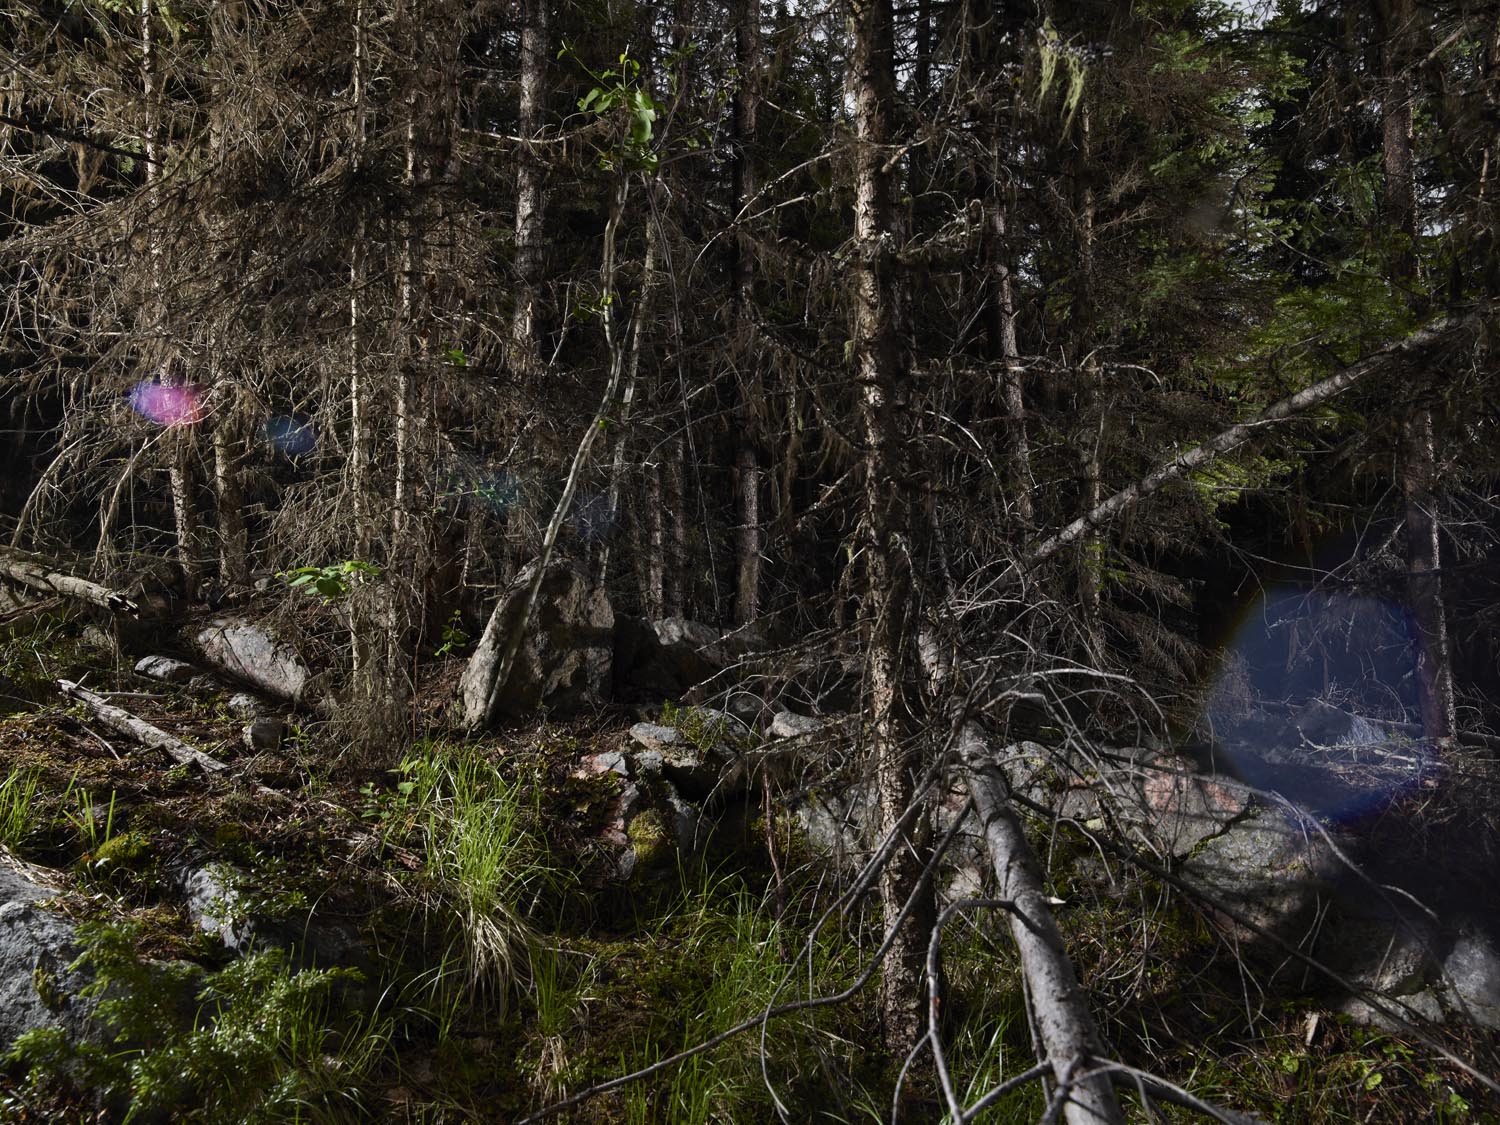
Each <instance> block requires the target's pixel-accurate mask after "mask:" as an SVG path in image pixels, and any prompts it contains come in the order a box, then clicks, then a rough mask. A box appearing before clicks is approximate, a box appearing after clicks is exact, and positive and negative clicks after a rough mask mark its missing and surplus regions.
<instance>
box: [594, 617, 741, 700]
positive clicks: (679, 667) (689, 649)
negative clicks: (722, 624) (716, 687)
mask: <svg viewBox="0 0 1500 1125" xmlns="http://www.w3.org/2000/svg"><path fill="white" fill-rule="evenodd" d="M614 655H615V688H616V691H617V694H619V695H620V697H621V698H636V699H651V700H661V699H676V698H678V697H679V696H681V695H682V694H683V693H684V692H686V691H687V690H688V689H689V688H692V687H695V686H697V685H699V684H702V683H704V682H705V681H707V680H710V679H712V678H713V677H714V676H717V675H718V674H719V673H720V672H722V671H724V669H725V668H727V667H728V666H729V664H730V663H731V662H732V660H733V659H734V655H733V647H732V646H731V645H728V644H725V643H724V642H723V639H722V637H721V635H720V634H719V632H718V631H717V630H715V629H712V628H710V627H709V626H707V625H704V624H702V623H701V622H698V621H690V620H688V619H687V618H685V617H665V618H662V619H661V620H659V621H645V620H643V619H641V618H631V617H621V618H620V620H619V622H618V624H617V627H616V629H615V647H614Z"/></svg>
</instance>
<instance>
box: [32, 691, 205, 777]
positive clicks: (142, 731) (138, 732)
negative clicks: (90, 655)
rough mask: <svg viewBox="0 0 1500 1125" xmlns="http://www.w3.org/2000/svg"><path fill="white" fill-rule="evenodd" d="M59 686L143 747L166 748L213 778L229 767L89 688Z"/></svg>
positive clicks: (181, 761)
mask: <svg viewBox="0 0 1500 1125" xmlns="http://www.w3.org/2000/svg"><path fill="white" fill-rule="evenodd" d="M57 686H58V688H59V689H60V690H61V691H62V693H63V694H64V695H65V696H67V697H68V698H69V699H76V700H77V701H78V702H79V703H82V704H83V705H84V706H85V707H87V708H88V709H89V711H90V712H92V713H93V715H94V716H95V717H96V718H98V719H99V721H100V722H102V723H104V725H105V726H107V727H109V728H110V729H112V730H116V731H119V732H120V733H121V734H123V735H126V736H128V737H130V738H133V739H135V741H137V742H139V743H140V744H141V745H142V746H148V747H150V748H151V749H153V750H164V751H166V753H167V755H168V756H169V757H170V758H171V759H172V760H173V761H174V762H177V763H179V764H180V765H187V764H189V763H191V764H193V765H195V766H197V767H198V768H199V769H201V770H202V771H203V772H204V773H206V774H208V775H209V776H210V777H212V776H214V775H216V774H220V773H223V772H224V771H225V770H227V769H228V768H229V767H228V766H226V765H225V764H224V763H223V762H221V761H219V760H218V759H217V758H211V757H209V756H208V755H207V754H205V753H204V752H203V751H202V750H195V749H194V748H193V747H191V746H189V745H188V744H187V743H186V742H183V741H182V739H180V738H175V737H173V736H172V735H170V734H168V733H167V732H166V731H164V730H162V729H161V728H160V727H155V726H152V725H151V724H150V723H148V722H146V720H145V719H138V718H136V717H135V716H134V715H132V714H131V713H130V712H129V711H126V710H124V709H123V708H120V707H116V706H115V705H114V704H113V703H110V702H109V701H108V700H107V699H105V698H104V697H103V696H102V695H96V694H95V693H94V692H91V691H89V690H88V689H87V688H82V687H79V686H78V685H77V684H75V683H74V682H73V681H72V680H58V681H57Z"/></svg>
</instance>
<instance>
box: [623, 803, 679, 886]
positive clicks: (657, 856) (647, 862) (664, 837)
mask: <svg viewBox="0 0 1500 1125" xmlns="http://www.w3.org/2000/svg"><path fill="white" fill-rule="evenodd" d="M625 834H626V836H628V837H629V838H630V847H631V850H632V851H634V852H635V869H636V870H637V871H643V870H646V869H648V868H656V867H661V866H662V865H664V864H665V863H666V862H668V861H669V860H670V859H671V858H672V855H673V852H674V845H673V841H672V830H671V828H670V826H669V825H668V824H667V822H666V818H665V817H663V816H662V814H661V813H660V812H659V811H658V810H656V809H647V810H646V811H645V812H643V813H641V815H640V816H638V817H636V818H635V819H634V820H632V821H631V822H630V824H629V825H628V826H627V827H626V829H625Z"/></svg>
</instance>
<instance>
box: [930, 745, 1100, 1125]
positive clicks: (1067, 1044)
mask: <svg viewBox="0 0 1500 1125" xmlns="http://www.w3.org/2000/svg"><path fill="white" fill-rule="evenodd" d="M959 755H960V760H961V761H962V762H963V763H964V765H965V766H966V768H967V770H968V780H969V792H970V793H971V794H972V796H973V798H974V807H975V811H976V812H977V813H978V816H979V823H980V826H981V832H982V833H983V835H984V842H985V846H986V848H987V849H988V851H989V853H990V862H991V864H992V866H993V868H994V872H995V883H996V888H995V894H996V897H998V898H1001V899H1007V900H1009V901H1010V902H1011V903H1012V904H1013V908H1012V910H1011V912H1010V913H1009V919H1010V933H1011V937H1012V939H1013V940H1014V941H1015V943H1016V949H1017V950H1018V951H1019V953H1020V955H1021V975H1022V976H1023V977H1024V978H1025V981H1026V997H1027V1001H1028V1004H1029V1005H1030V1008H1031V1012H1032V1017H1033V1025H1034V1029H1035V1030H1034V1034H1035V1035H1036V1038H1037V1039H1038V1040H1039V1041H1040V1045H1041V1047H1042V1050H1043V1051H1044V1052H1045V1056H1046V1061H1047V1062H1048V1063H1050V1064H1051V1066H1052V1072H1053V1074H1054V1076H1055V1077H1056V1079H1057V1081H1058V1082H1059V1083H1064V1082H1066V1083H1069V1084H1070V1086H1071V1089H1070V1091H1069V1093H1068V1097H1067V1100H1066V1102H1065V1103H1064V1109H1063V1119H1064V1120H1065V1121H1067V1122H1069V1125H1110V1123H1116V1122H1119V1123H1123V1122H1124V1120H1125V1115H1124V1114H1123V1113H1122V1112H1121V1110H1120V1103H1119V1100H1118V1099H1117V1098H1116V1097H1115V1090H1114V1085H1113V1084H1112V1082H1111V1081H1110V1077H1109V1075H1108V1074H1100V1075H1096V1076H1094V1077H1092V1078H1083V1079H1080V1078H1079V1077H1078V1076H1079V1075H1080V1074H1081V1073H1083V1072H1084V1071H1086V1070H1087V1069H1088V1068H1089V1066H1090V1064H1091V1063H1093V1062H1094V1061H1095V1060H1102V1059H1103V1058H1104V1045H1103V1041H1102V1040H1101V1038H1100V1035H1099V1030H1098V1027H1097V1026H1096V1025H1095V1023H1094V1017H1093V1015H1092V1013H1090V1012H1089V1008H1088V1003H1087V1001H1086V998H1085V995H1084V991H1083V988H1082V986H1081V985H1080V984H1079V982H1078V974H1077V972H1076V971H1075V970H1074V968H1073V962H1072V959H1071V958H1070V957H1069V956H1068V950H1067V947H1066V946H1065V945H1064V944H1063V939H1062V934H1061V933H1059V932H1058V929H1057V922H1056V921H1055V920H1054V918H1053V916H1052V903H1053V901H1054V900H1053V899H1052V896H1050V895H1049V894H1048V893H1047V892H1046V889H1045V887H1046V885H1045V883H1044V882H1043V881H1042V873H1041V865H1040V864H1039V863H1038V862H1037V858H1036V853H1035V852H1033V851H1032V849H1031V845H1030V844H1029V843H1028V842H1027V840H1026V833H1025V832H1024V831H1023V830H1022V828H1021V821H1020V818H1019V817H1017V816H1016V812H1015V809H1013V808H1012V807H1011V804H1010V796H1009V791H1008V789H1007V788H1006V784H1005V779H1004V777H1003V776H1002V775H1001V773H1000V771H999V769H998V768H997V767H996V766H995V765H994V761H995V754H994V753H993V751H992V750H991V748H990V747H989V746H988V745H987V744H986V742H985V739H984V737H983V735H982V733H981V732H980V730H979V728H978V726H977V725H976V724H974V723H968V724H965V726H964V727H963V729H962V732H961V734H960V736H959Z"/></svg>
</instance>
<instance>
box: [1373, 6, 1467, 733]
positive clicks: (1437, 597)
mask: <svg viewBox="0 0 1500 1125" xmlns="http://www.w3.org/2000/svg"><path fill="white" fill-rule="evenodd" d="M1384 12H1385V28H1384V31H1385V37H1384V41H1383V42H1382V44H1381V48H1380V64H1381V71H1382V74H1381V78H1382V84H1383V86H1384V91H1383V94H1384V96H1383V97H1382V98H1381V133H1382V144H1381V149H1382V152H1381V163H1382V166H1383V171H1384V178H1385V193H1384V194H1385V199H1384V203H1385V212H1386V220H1387V222H1388V223H1389V224H1390V225H1391V227H1392V228H1394V230H1395V232H1396V236H1395V237H1396V242H1395V245H1394V246H1392V248H1391V253H1390V266H1389V270H1390V280H1391V285H1392V286H1393V287H1394V288H1395V289H1396V290H1397V292H1398V293H1399V294H1402V295H1404V297H1405V299H1406V301H1407V303H1408V305H1409V306H1410V307H1411V309H1412V310H1413V312H1415V313H1417V314H1420V312H1421V309H1422V305H1423V299H1422V296H1421V294H1420V292H1419V281H1420V279H1419V278H1418V275H1417V192H1416V175H1415V170H1414V160H1413V154H1412V93H1413V90H1412V76H1411V72H1410V68H1411V65H1412V54H1413V52H1412V50H1411V36H1412V30H1413V20H1414V18H1415V11H1414V8H1413V5H1412V0H1387V3H1386V4H1385V6H1384ZM1434 431H1435V426H1434V421H1433V413H1432V408H1431V406H1429V405H1428V404H1427V403H1426V402H1425V401H1424V402H1421V403H1420V404H1419V405H1418V406H1417V407H1416V408H1415V409H1414V410H1413V412H1412V415H1411V417H1409V418H1408V419H1406V421H1405V423H1404V425H1403V438H1404V441H1403V443H1402V451H1401V452H1402V458H1401V462H1402V463H1401V485H1402V493H1403V496H1404V498H1405V502H1406V592H1407V601H1408V603H1409V607H1410V611H1411V615H1412V621H1413V624H1414V625H1415V626H1416V633H1417V694H1418V699H1419V703H1420V707H1421V712H1422V725H1423V727H1424V728H1425V729H1426V732H1427V737H1428V739H1429V740H1431V741H1433V742H1438V743H1448V742H1450V741H1451V740H1452V739H1453V736H1454V733H1455V732H1456V730H1457V728H1458V718H1457V709H1456V704H1455V700H1454V695H1453V665H1452V659H1451V655H1450V653H1449V648H1448V613H1447V608H1446V606H1445V605H1444V601H1443V580H1442V536H1441V522H1440V520H1439V517H1438V514H1437V485H1438V481H1439V476H1440V473H1439V469H1438V462H1437V440H1436V437H1435V432H1434Z"/></svg>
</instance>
